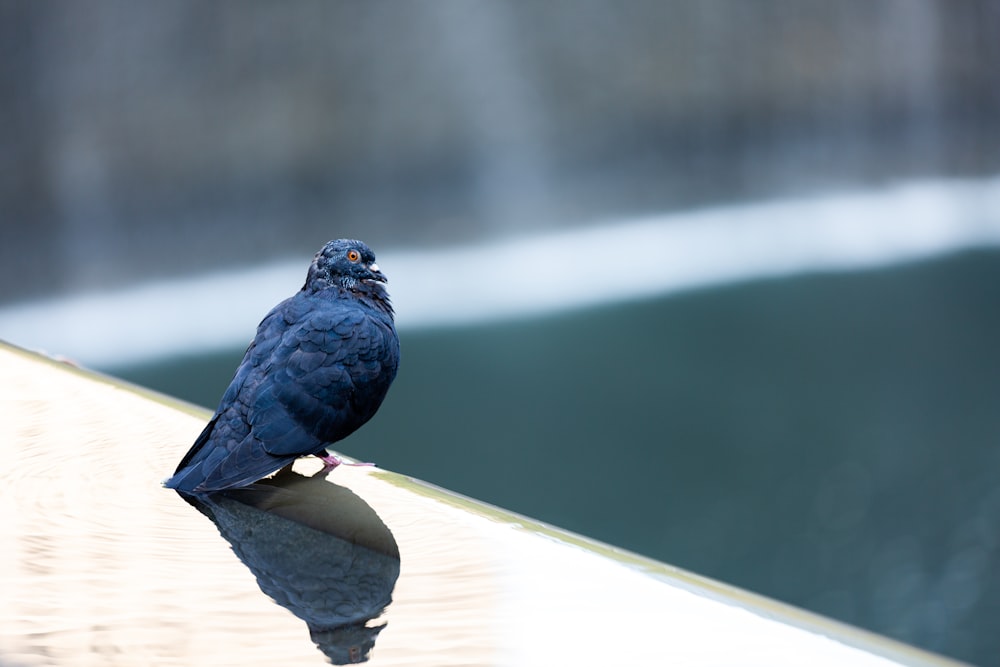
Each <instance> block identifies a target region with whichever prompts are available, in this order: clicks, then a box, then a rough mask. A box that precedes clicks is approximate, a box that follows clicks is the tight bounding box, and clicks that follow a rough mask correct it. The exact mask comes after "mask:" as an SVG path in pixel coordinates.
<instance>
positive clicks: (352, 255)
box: [347, 250, 361, 262]
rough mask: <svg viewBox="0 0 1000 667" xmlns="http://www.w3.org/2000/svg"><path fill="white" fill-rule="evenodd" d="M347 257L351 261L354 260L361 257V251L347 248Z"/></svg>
mask: <svg viewBox="0 0 1000 667" xmlns="http://www.w3.org/2000/svg"><path fill="white" fill-rule="evenodd" d="M347 259H349V260H351V261H352V262H356V261H358V260H359V259H361V253H359V252H358V251H357V250H348V251H347Z"/></svg>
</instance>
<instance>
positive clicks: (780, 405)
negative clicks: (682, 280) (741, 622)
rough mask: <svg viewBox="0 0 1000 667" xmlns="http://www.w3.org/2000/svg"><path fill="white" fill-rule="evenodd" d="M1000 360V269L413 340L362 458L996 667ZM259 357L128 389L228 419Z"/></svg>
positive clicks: (909, 270)
mask: <svg viewBox="0 0 1000 667" xmlns="http://www.w3.org/2000/svg"><path fill="white" fill-rule="evenodd" d="M611 279H621V280H627V279H628V277H627V275H625V276H615V277H612V278H611ZM262 315H263V313H262ZM251 334H252V332H247V336H248V338H249V337H250V335H251ZM998 343H1000V253H997V252H976V253H967V254H963V255H959V256H954V257H950V258H946V259H943V260H939V261H934V262H926V263H920V264H913V265H908V266H904V267H901V268H895V269H891V270H880V271H873V272H862V273H855V274H833V275H815V276H808V277H797V278H794V279H787V280H770V281H765V282H757V283H752V284H744V285H738V286H731V287H726V288H722V289H713V290H703V291H697V292H691V293H687V294H683V295H679V296H672V297H669V298H662V299H657V300H648V301H643V302H639V303H632V304H624V305H618V306H615V307H607V308H601V309H593V310H588V311H584V312H578V313H572V314H566V315H560V316H553V317H548V318H542V319H535V320H530V321H519V322H510V323H505V324H500V325H489V326H470V327H465V328H456V329H448V330H436V331H405V332H404V333H403V334H402V346H403V362H402V366H401V370H400V374H399V377H398V379H397V381H396V384H395V385H394V386H393V389H392V391H391V392H390V394H389V398H388V399H387V400H386V403H385V404H384V406H383V407H382V409H381V411H380V412H379V413H378V415H377V416H376V417H375V418H374V420H373V421H372V422H371V423H370V424H369V425H367V426H365V427H364V428H363V429H362V430H361V431H360V432H358V433H357V434H355V435H354V436H352V437H351V438H350V439H348V440H346V441H344V442H342V443H340V445H339V446H338V448H339V449H342V450H343V451H345V452H347V453H349V454H351V455H353V456H356V457H358V458H362V459H365V460H370V461H375V462H376V463H378V464H379V465H381V466H383V467H386V468H390V469H393V470H397V471H400V472H404V473H408V474H411V475H413V476H416V477H420V478H423V479H426V480H429V481H432V482H435V483H437V484H440V485H442V486H445V487H448V488H450V489H453V490H456V491H459V492H462V493H466V494H469V495H472V496H475V497H477V498H480V499H483V500H486V501H488V502H492V503H495V504H498V505H501V506H503V507H506V508H509V509H512V510H515V511H519V512H522V513H525V514H528V515H531V516H533V517H536V518H539V519H542V520H545V521H549V522H551V523H555V524H557V525H560V526H562V527H565V528H569V529H571V530H575V531H578V532H581V533H584V534H586V535H589V536H593V537H596V538H599V539H602V540H605V541H607V542H610V543H612V544H616V545H619V546H622V547H625V548H628V549H631V550H634V551H637V552H640V553H643V554H647V555H650V556H653V557H655V558H658V559H661V560H664V561H667V562H669V563H672V564H675V565H679V566H682V567H685V568H688V569H691V570H694V571H696V572H699V573H701V574H705V575H708V576H711V577H715V578H718V579H721V580H724V581H727V582H731V583H734V584H737V585H740V586H743V587H745V588H748V589H751V590H754V591H758V592H761V593H764V594H767V595H770V596H772V597H776V598H778V599H782V600H785V601H788V602H792V603H794V604H797V605H800V606H803V607H806V608H809V609H813V610H816V611H818V612H821V613H824V614H827V615H830V616H833V617H835V618H840V619H843V620H846V621H849V622H851V623H855V624H858V625H861V626H864V627H868V628H871V629H873V630H876V631H878V632H881V633H885V634H888V635H890V636H893V637H897V638H900V639H902V640H905V641H908V642H911V643H914V644H917V645H920V646H923V647H926V648H930V649H932V650H935V651H940V652H943V653H946V654H949V655H953V656H956V657H959V658H963V659H966V660H970V661H974V662H980V663H988V662H992V661H994V660H995V656H996V655H998V654H1000V638H998V637H997V635H996V633H995V632H994V630H995V628H996V626H997V623H998V621H1000V484H998V480H1000V346H998ZM241 354H242V350H232V351H231V352H228V353H226V354H220V355H212V356H199V357H192V358H185V359H175V360H171V361H169V362H165V363H160V364H156V365H153V366H145V367H141V368H125V369H112V372H114V373H116V374H117V375H120V376H122V377H125V378H127V379H129V380H132V381H135V382H138V383H141V384H144V385H147V386H150V387H153V388H156V389H159V390H161V391H164V392H167V393H170V394H174V395H177V396H180V397H183V398H187V399H189V400H191V401H194V402H197V403H201V404H203V405H206V406H210V407H214V405H215V403H216V402H217V400H218V398H219V396H221V394H222V392H223V390H224V389H225V386H226V384H227V383H228V381H229V379H230V377H231V375H232V372H233V370H234V369H235V367H236V365H237V363H238V362H239V359H240V357H241ZM189 444H190V443H186V442H185V443H177V457H178V458H180V456H181V455H182V454H183V452H184V451H186V449H187V447H188V445H189ZM167 472H168V471H164V474H166V473H167ZM403 557H404V559H405V554H404V555H403Z"/></svg>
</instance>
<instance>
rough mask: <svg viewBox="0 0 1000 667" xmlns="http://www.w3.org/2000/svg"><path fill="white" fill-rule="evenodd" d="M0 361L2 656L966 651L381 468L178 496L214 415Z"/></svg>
mask: <svg viewBox="0 0 1000 667" xmlns="http://www.w3.org/2000/svg"><path fill="white" fill-rule="evenodd" d="M0 373H2V377H3V383H2V384H0V405H2V406H3V414H4V419H3V420H0V453H2V456H3V463H4V465H3V467H2V469H3V472H2V473H0V483H2V486H3V490H2V491H0V520H2V525H3V528H2V532H3V535H2V543H3V545H4V548H3V549H2V550H0V627H3V628H4V632H3V633H2V634H0V664H16V665H35V664H47V665H48V664H55V665H60V664H66V665H70V664H71V665H79V664H102V665H117V664H121V665H134V664H145V663H156V664H185V665H199V664H205V665H221V664H240V665H271V664H276V663H279V662H280V663H287V664H325V663H327V662H328V659H327V657H326V656H334V658H333V659H335V660H336V659H337V658H336V656H338V655H343V656H347V657H346V658H345V661H347V660H348V659H363V657H364V656H365V655H369V657H370V660H371V664H372V665H402V664H414V665H422V664H436V665H449V664H456V665H457V664H462V665H534V664H573V665H581V664H601V665H604V664H632V665H643V664H663V665H665V664H686V665H700V664H706V665H707V664H742V665H746V664H760V665H802V664H809V665H843V664H852V665H893V664H901V665H948V664H958V663H954V662H952V661H950V660H947V659H945V658H942V657H939V656H935V655H933V654H930V653H927V652H924V651H921V650H918V649H916V648H912V647H910V646H907V645H904V644H900V643H898V642H894V641H892V640H889V639H886V638H883V637H880V636H878V635H874V634H871V633H868V632H865V631H862V630H858V629H856V628H852V627H849V626H846V625H843V624H840V623H837V622H834V621H830V620H828V619H825V618H822V617H820V616H817V615H814V614H810V613H807V612H804V611H801V610H799V609H795V608H793V607H789V606H787V605H783V604H781V603H778V602H775V601H773V600H769V599H767V598H764V597H761V596H758V595H754V594H750V593H747V592H745V591H742V590H739V589H737V588H733V587H730V586H727V585H724V584H721V583H719V582H715V581H712V580H710V579H706V578H703V577H699V576H697V575H694V574H691V573H689V572H686V571H683V570H680V569H678V568H674V567H671V566H669V565H666V564H663V563H659V562H656V561H652V560H649V559H646V558H643V557H641V556H638V555H636V554H632V553H629V552H626V551H623V550H620V549H617V548H615V547H612V546H609V545H606V544H602V543H599V542H596V541H593V540H589V539H587V538H584V537H581V536H579V535H575V534H572V533H569V532H566V531H563V530H561V529H559V528H556V527H553V526H549V525H546V524H543V523H541V522H538V521H534V520H532V519H529V518H526V517H523V516H519V515H515V514H512V513H510V512H507V511H505V510H502V509H499V508H496V507H492V506H489V505H486V504H483V503H480V502H478V501H476V500H474V499H470V498H466V497H463V496H460V495H457V494H454V493H451V492H449V491H447V490H444V489H440V488H437V487H434V486H432V485H429V484H426V483H424V482H421V481H419V480H415V479H412V478H409V477H406V476H404V475H400V474H396V473H392V472H388V471H384V470H380V469H377V468H349V467H341V468H338V469H337V470H335V471H333V473H332V474H330V475H329V476H327V477H325V478H324V477H322V476H317V474H316V473H318V472H319V469H320V467H319V465H318V462H316V461H314V460H301V461H299V462H298V463H297V464H296V466H295V468H294V472H293V473H289V474H288V475H286V476H284V477H281V478H279V479H276V480H275V481H274V483H273V484H268V485H265V486H262V487H260V488H259V489H257V490H253V491H252V492H248V494H245V495H244V496H239V494H237V496H234V497H233V498H228V497H227V498H223V499H219V501H218V502H212V503H208V504H207V505H208V506H203V507H198V508H192V507H191V506H189V504H187V503H185V502H184V501H183V500H182V499H181V498H180V497H179V496H177V495H176V494H175V493H173V492H172V491H169V490H167V489H164V488H162V487H161V486H160V480H162V479H163V478H165V477H167V476H168V475H169V474H170V472H171V471H172V469H173V466H174V465H175V464H176V462H177V460H179V458H180V457H181V455H182V454H183V453H184V452H185V451H186V450H187V447H188V446H189V444H190V443H191V442H192V441H193V439H194V438H195V436H196V435H197V434H198V432H199V431H200V430H201V427H202V426H203V424H204V422H205V420H206V419H207V418H208V416H209V415H208V413H207V412H205V411H204V410H201V409H200V408H195V407H193V406H190V405H188V404H185V403H182V402H180V401H177V400H176V399H172V398H170V397H166V396H162V395H159V394H156V393H155V392H151V391H149V390H146V389H143V388H140V387H135V386H131V385H128V384H127V383H123V382H120V381H117V380H115V379H113V378H108V377H105V376H101V375H99V374H95V373H91V372H89V371H85V370H81V369H78V368H75V367H73V366H70V365H67V364H64V363H60V362H57V361H53V360H50V359H47V358H44V357H41V356H38V355H35V354H32V353H28V352H25V351H23V350H20V349H17V348H14V347H11V346H8V345H4V344H0ZM344 444H345V446H347V447H348V448H350V440H348V441H346V442H345V443H344ZM412 446H413V447H421V446H424V445H423V444H422V443H412ZM358 454H359V455H362V456H363V453H360V452H359V453H358ZM196 509H200V510H201V512H198V511H195V510H196ZM206 517H208V518H209V519H211V520H207V519H206ZM268 531H272V532H268ZM220 535H221V537H220ZM223 538H224V539H223ZM310 549H314V550H315V552H312V551H308V550H310ZM234 552H235V553H234ZM313 553H315V555H313ZM272 599H273V600H274V601H277V602H278V604H275V602H274V601H272ZM390 599H391V602H389V600H390ZM279 605H280V606H279ZM386 605H387V606H386ZM357 609H362V610H363V609H368V611H369V612H370V618H371V619H372V620H367V621H366V620H364V618H362V619H361V620H360V621H359V620H358V619H359V618H361V616H358V614H357V613H355V612H356V610H357ZM359 613H360V612H359ZM365 618H368V616H365ZM383 626H384V627H383ZM372 644H374V648H373V649H372ZM317 649H319V650H317ZM369 650H370V654H368V651H369ZM338 651H343V653H342V654H341V653H338ZM324 653H326V655H324ZM359 656H360V658H359Z"/></svg>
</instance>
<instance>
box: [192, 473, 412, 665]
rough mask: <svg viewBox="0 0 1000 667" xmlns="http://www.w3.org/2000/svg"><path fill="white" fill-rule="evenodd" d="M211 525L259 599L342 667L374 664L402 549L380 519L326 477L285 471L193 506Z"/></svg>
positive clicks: (202, 497)
mask: <svg viewBox="0 0 1000 667" xmlns="http://www.w3.org/2000/svg"><path fill="white" fill-rule="evenodd" d="M185 499H186V500H188V502H190V503H191V504H192V505H194V506H195V507H196V508H197V509H198V510H200V511H201V512H202V513H204V514H205V515H206V516H208V517H209V518H210V519H211V520H212V522H213V523H214V524H215V525H216V527H217V528H218V529H219V532H220V533H221V534H222V536H223V537H224V538H225V539H226V541H228V542H229V543H230V545H231V546H232V548H233V552H234V553H235V554H236V556H237V557H238V558H239V559H240V560H241V561H242V562H243V563H244V564H245V565H246V566H247V567H248V568H250V571H251V572H253V574H254V576H255V577H256V578H257V584H258V585H259V586H260V589H261V590H262V591H264V593H266V594H267V595H268V596H270V597H271V599H273V600H274V601H275V602H277V603H278V604H280V605H281V606H282V607H285V608H286V609H288V610H289V611H291V612H292V613H293V614H295V615H296V616H298V617H299V618H301V619H302V620H303V621H305V622H306V625H307V626H308V628H309V636H310V637H311V638H312V640H313V642H315V643H316V645H317V647H318V648H319V649H320V650H321V651H322V652H323V653H325V654H326V656H327V657H328V658H330V660H331V662H333V663H334V664H336V665H342V664H350V663H357V662H365V661H366V660H368V658H369V655H370V653H371V651H372V648H373V647H374V645H375V641H376V639H377V638H378V635H379V633H380V632H381V631H382V629H383V628H384V627H385V625H386V623H385V622H382V623H377V622H376V624H374V625H369V622H371V621H373V620H374V619H376V617H378V616H380V615H381V614H382V612H383V611H384V610H385V608H386V607H387V606H388V605H389V604H390V603H391V602H392V591H393V588H394V587H395V585H396V580H397V579H398V577H399V563H400V561H399V547H398V546H397V545H396V540H395V539H393V536H392V533H391V532H390V531H389V528H388V527H386V525H385V524H384V523H383V522H382V520H381V519H380V518H379V516H378V514H376V513H375V510H373V509H372V508H371V506H369V505H368V503H366V502H365V501H364V500H362V499H361V498H360V497H358V496H357V495H356V494H354V493H353V492H352V491H350V490H349V489H346V488H344V487H341V486H337V485H336V484H331V483H329V482H327V481H326V480H325V479H324V478H323V474H322V473H319V474H317V475H315V476H313V477H303V476H302V475H298V474H296V473H294V472H291V471H287V470H283V471H282V472H279V473H278V474H277V475H275V476H274V477H272V478H271V479H266V480H262V481H261V482H260V483H257V484H251V485H250V486H247V487H244V488H240V489H231V490H228V491H222V492H220V493H209V494H199V495H197V496H186V497H185Z"/></svg>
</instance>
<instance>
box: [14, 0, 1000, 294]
mask: <svg viewBox="0 0 1000 667" xmlns="http://www.w3.org/2000/svg"><path fill="white" fill-rule="evenodd" d="M998 28H1000V5H998V4H996V3H988V2H963V3H950V2H929V1H918V0H893V1H880V2H871V1H870V0H851V1H841V2H827V1H825V0H808V1H805V2H803V1H799V0H796V1H791V0H760V1H754V2H721V1H718V2H716V1H701V0H699V1H694V0H692V1H689V2H672V3H664V2H637V1H630V2H627V3H618V2H607V1H605V2H601V1H598V0H573V1H572V2H569V1H562V2H547V3H510V2H464V1H461V0H454V1H445V0H434V1H432V2H431V1H428V2H409V3H366V2H338V3H334V2H325V1H318V0H317V1H300V2H295V3H274V2H263V1H261V2H213V3H202V2H194V1H193V0H177V1H171V2H156V3H138V2H132V1H131V0H95V1H88V2H76V1H71V0H64V1H57V0H51V1H47V2H30V1H20V2H18V1H0V49H2V57H0V146H2V151H0V214H2V219H0V301H11V300H20V299H25V298H30V297H32V296H36V295H39V294H42V293H47V292H51V291H58V290H67V289H88V288H97V287H104V286H110V285H117V284H121V283H127V282H133V281H135V280H139V279H141V278H142V277H143V276H147V275H149V276H170V275H178V274H182V273H187V272H198V271H205V270H208V269H210V268H212V267H215V266H219V265H223V266H225V265H235V264H242V263H248V262H249V263H253V262H257V261H260V260H262V259H264V258H266V257H270V256H273V255H288V254H292V253H297V254H302V255H305V254H309V253H312V252H313V251H314V250H315V248H316V247H318V245H319V244H320V243H322V242H323V241H325V240H327V239H328V238H331V237H336V236H360V237H362V238H364V239H366V240H368V241H369V242H371V243H372V244H374V245H376V246H377V247H382V248H384V247H386V246H393V247H398V246H404V245H414V244H436V243H443V242H455V241H463V240H469V239H479V238H492V237H496V236H500V235H506V234H512V233H518V232H521V231H525V230H529V229H538V228H543V227H553V226H561V225H571V224H585V223H587V222H589V221H593V220H599V219H601V218H604V217H607V216H613V215H620V214H629V213H640V212H647V211H660V210H667V209H676V208H681V207H689V206H694V205H700V204H705V203H710V202H715V201H722V200H724V201H734V200H737V201H738V200H742V199H748V198H763V197H771V196H775V195H783V194H798V193H811V192H817V191H823V190H830V189H837V188H844V187H852V186H865V185H871V184H878V183H882V182H885V181H889V180H895V179H901V178H909V177H925V176H941V175H944V176H949V175H955V176H961V175H969V174H979V173H988V172H995V171H997V170H998V169H1000V150H998V148H1000V120H998V118H1000V67H998V66H997V65H998V63H1000V39H998V38H997V37H998V33H1000V30H998ZM803 222H804V224H806V223H808V221H803Z"/></svg>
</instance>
